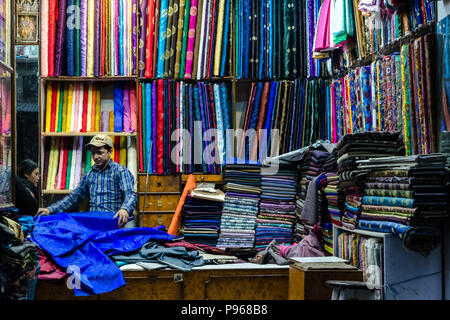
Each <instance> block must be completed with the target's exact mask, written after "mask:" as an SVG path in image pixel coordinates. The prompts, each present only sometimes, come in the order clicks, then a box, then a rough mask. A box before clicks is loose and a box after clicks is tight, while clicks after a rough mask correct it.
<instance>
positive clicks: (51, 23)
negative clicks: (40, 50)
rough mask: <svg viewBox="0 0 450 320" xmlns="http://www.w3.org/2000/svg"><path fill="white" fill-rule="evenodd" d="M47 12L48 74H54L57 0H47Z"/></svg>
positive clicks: (51, 75) (50, 75)
mask: <svg viewBox="0 0 450 320" xmlns="http://www.w3.org/2000/svg"><path fill="white" fill-rule="evenodd" d="M48 8H49V10H48V11H49V14H48V75H49V77H53V76H54V74H55V43H56V18H57V15H58V0H50V1H49V7H48Z"/></svg>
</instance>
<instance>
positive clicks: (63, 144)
mask: <svg viewBox="0 0 450 320" xmlns="http://www.w3.org/2000/svg"><path fill="white" fill-rule="evenodd" d="M68 139H70V138H68V137H61V152H62V153H63V156H62V158H63V161H62V176H61V184H60V188H59V189H61V190H64V189H66V175H67V161H68V158H69V149H68V144H69V141H68Z"/></svg>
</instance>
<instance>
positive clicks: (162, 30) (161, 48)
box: [155, 0, 169, 78]
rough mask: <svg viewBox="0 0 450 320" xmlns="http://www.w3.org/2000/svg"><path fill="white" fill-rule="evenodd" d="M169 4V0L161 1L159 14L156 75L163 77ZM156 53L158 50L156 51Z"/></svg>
mask: <svg viewBox="0 0 450 320" xmlns="http://www.w3.org/2000/svg"><path fill="white" fill-rule="evenodd" d="M168 6H169V1H168V0H162V1H161V9H160V11H159V12H160V15H159V35H157V39H158V40H157V41H158V53H157V54H158V56H157V57H158V59H157V64H156V68H157V69H156V77H157V78H162V77H163V74H164V53H165V51H166V33H167V18H168V17H167V10H168ZM155 53H156V52H155Z"/></svg>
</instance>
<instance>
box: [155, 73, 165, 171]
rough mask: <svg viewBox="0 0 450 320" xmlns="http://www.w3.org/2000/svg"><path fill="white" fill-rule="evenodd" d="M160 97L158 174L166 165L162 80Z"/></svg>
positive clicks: (159, 81) (159, 85) (160, 81)
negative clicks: (164, 157)
mask: <svg viewBox="0 0 450 320" xmlns="http://www.w3.org/2000/svg"><path fill="white" fill-rule="evenodd" d="M157 83H158V99H157V103H158V114H157V117H158V120H157V125H158V127H157V137H158V138H157V139H158V140H157V143H156V144H157V150H158V153H157V157H158V158H157V164H156V165H157V169H156V172H157V174H158V175H162V174H163V172H164V167H163V161H164V159H163V154H164V151H163V150H164V140H163V139H164V96H163V88H164V87H163V86H164V83H163V81H162V80H158V82H157Z"/></svg>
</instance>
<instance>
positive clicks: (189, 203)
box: [181, 189, 223, 246]
mask: <svg viewBox="0 0 450 320" xmlns="http://www.w3.org/2000/svg"><path fill="white" fill-rule="evenodd" d="M208 194H211V197H210V199H207V196H208ZM220 194H221V195H222V196H223V192H222V191H220V190H217V191H216V192H215V193H213V192H198V191H196V190H195V189H194V190H192V191H191V193H190V194H188V196H187V198H186V202H185V204H184V206H183V213H182V216H183V222H182V225H183V227H182V228H181V232H182V234H183V236H184V239H185V240H186V241H187V242H189V243H194V244H206V245H209V246H215V245H216V244H217V239H218V238H219V229H220V220H221V214H222V206H223V197H220ZM213 195H217V196H218V197H216V198H217V199H215V200H213V199H214V198H213Z"/></svg>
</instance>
